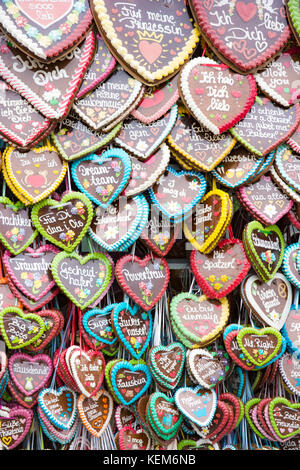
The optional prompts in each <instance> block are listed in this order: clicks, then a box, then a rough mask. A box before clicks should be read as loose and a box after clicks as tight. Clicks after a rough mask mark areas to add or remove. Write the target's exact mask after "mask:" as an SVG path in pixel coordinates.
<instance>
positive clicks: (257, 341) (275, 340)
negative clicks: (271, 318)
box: [236, 327, 282, 367]
mask: <svg viewBox="0 0 300 470" xmlns="http://www.w3.org/2000/svg"><path fill="white" fill-rule="evenodd" d="M236 339H237V342H238V345H239V347H240V348H241V350H242V352H243V353H244V354H245V356H246V357H247V358H248V359H249V360H250V361H251V362H252V363H253V364H254V365H255V366H257V367H262V366H264V365H266V364H267V363H268V362H270V361H271V360H272V358H273V357H275V356H276V355H277V353H278V352H279V350H280V348H281V345H282V336H281V334H280V333H279V331H278V330H275V329H274V328H271V327H266V328H260V329H258V328H252V327H245V328H242V329H241V330H240V331H239V332H238V335H237V337H236Z"/></svg>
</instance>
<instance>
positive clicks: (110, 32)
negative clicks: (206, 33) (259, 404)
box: [93, 0, 200, 83]
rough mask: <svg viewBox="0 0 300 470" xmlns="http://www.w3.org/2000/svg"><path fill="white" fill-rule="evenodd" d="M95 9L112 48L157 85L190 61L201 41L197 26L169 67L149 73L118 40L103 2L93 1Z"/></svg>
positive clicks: (135, 69)
mask: <svg viewBox="0 0 300 470" xmlns="http://www.w3.org/2000/svg"><path fill="white" fill-rule="evenodd" d="M93 7H94V10H95V13H96V14H97V16H98V21H99V22H100V24H101V28H102V29H103V31H104V32H105V35H106V37H107V39H108V40H109V42H110V44H111V46H112V47H113V48H114V49H115V50H116V52H117V54H118V55H119V56H120V57H121V58H123V60H124V61H125V62H126V63H127V64H128V66H130V67H132V69H133V71H136V72H137V73H138V74H139V75H140V76H141V77H143V78H144V79H145V80H148V81H149V82H152V83H155V82H156V81H159V80H162V79H164V78H166V79H167V77H169V76H170V75H171V74H172V73H173V72H175V70H176V69H178V68H179V67H180V66H182V65H184V63H185V62H186V61H187V60H188V59H189V57H190V55H191V54H192V53H193V51H194V49H195V47H196V45H197V43H198V42H199V39H200V31H199V29H198V28H197V27H196V26H195V27H194V29H193V30H192V33H191V37H190V39H189V40H188V41H187V42H186V44H185V47H184V48H183V49H182V51H181V52H180V53H179V54H178V55H177V56H176V57H175V58H174V59H173V60H171V62H169V65H166V66H165V67H163V68H162V69H159V70H157V71H156V72H152V73H151V72H148V71H147V70H146V68H145V67H143V66H142V65H139V62H138V61H137V60H136V59H135V57H134V56H133V55H132V54H130V53H128V50H127V48H126V47H124V46H123V43H122V41H121V40H120V39H119V38H118V35H117V34H116V32H115V28H114V26H113V22H112V21H111V19H110V15H109V14H108V12H107V9H106V6H105V3H104V1H103V0H93Z"/></svg>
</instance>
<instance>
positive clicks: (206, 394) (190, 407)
mask: <svg viewBox="0 0 300 470" xmlns="http://www.w3.org/2000/svg"><path fill="white" fill-rule="evenodd" d="M175 402H176V405H177V406H178V408H179V409H180V411H181V412H182V413H183V414H184V415H185V416H186V417H187V418H188V419H190V420H191V421H193V423H196V424H197V425H198V426H201V427H203V426H207V425H209V424H210V422H211V420H212V419H213V417H214V414H215V411H216V406H217V395H216V392H215V391H214V390H199V387H196V388H195V389H193V388H189V387H185V388H179V389H178V390H177V391H176V393H175Z"/></svg>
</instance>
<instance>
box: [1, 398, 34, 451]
mask: <svg viewBox="0 0 300 470" xmlns="http://www.w3.org/2000/svg"><path fill="white" fill-rule="evenodd" d="M32 418H33V412H32V411H30V410H25V409H24V408H21V407H16V408H12V409H10V410H9V412H8V413H7V416H3V415H0V441H1V443H2V444H3V446H4V447H5V449H7V450H11V449H14V448H15V447H17V446H18V445H19V444H20V443H21V442H23V440H24V439H25V437H26V435H27V433H28V432H29V429H30V426H31V422H32Z"/></svg>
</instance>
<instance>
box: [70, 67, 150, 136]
mask: <svg viewBox="0 0 300 470" xmlns="http://www.w3.org/2000/svg"><path fill="white" fill-rule="evenodd" d="M116 72H123V73H125V74H126V75H127V76H128V79H130V78H131V79H132V80H134V81H135V84H134V88H133V90H132V92H131V93H130V95H129V98H128V100H127V101H126V102H125V103H124V104H123V106H121V108H119V109H118V110H117V111H116V112H115V113H114V114H112V115H110V116H109V117H107V118H106V119H104V120H102V121H101V126H99V125H97V126H95V123H94V121H92V120H91V119H90V118H89V117H88V116H87V115H86V114H85V113H84V112H82V111H81V109H80V108H79V107H78V105H79V104H80V101H83V100H84V99H86V98H88V97H89V96H90V95H91V94H93V93H94V92H95V91H96V90H98V89H99V88H101V86H102V85H103V84H104V85H105V84H106V83H107V82H109V80H110V78H108V79H107V80H105V81H104V82H103V83H101V84H100V85H99V86H98V87H97V88H96V90H92V91H91V92H90V93H88V94H87V95H85V96H83V97H82V98H81V99H80V100H78V101H77V104H75V103H74V104H73V107H72V109H74V111H75V112H76V114H78V116H80V117H81V119H82V120H83V121H84V122H86V123H87V124H88V125H89V126H90V127H91V128H92V129H94V130H95V131H99V130H100V129H103V128H104V127H105V126H106V125H107V124H111V123H114V121H116V119H117V118H118V117H119V116H121V114H123V113H124V112H125V111H126V110H127V109H128V108H129V109H128V110H131V106H132V105H133V104H134V101H135V100H136V99H137V98H138V95H139V93H140V92H141V90H142V87H143V84H142V83H141V82H139V81H138V80H136V79H135V78H133V77H132V76H131V75H129V74H128V73H127V72H126V71H125V70H124V69H122V68H121V67H117V69H116ZM103 130H104V129H103Z"/></svg>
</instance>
